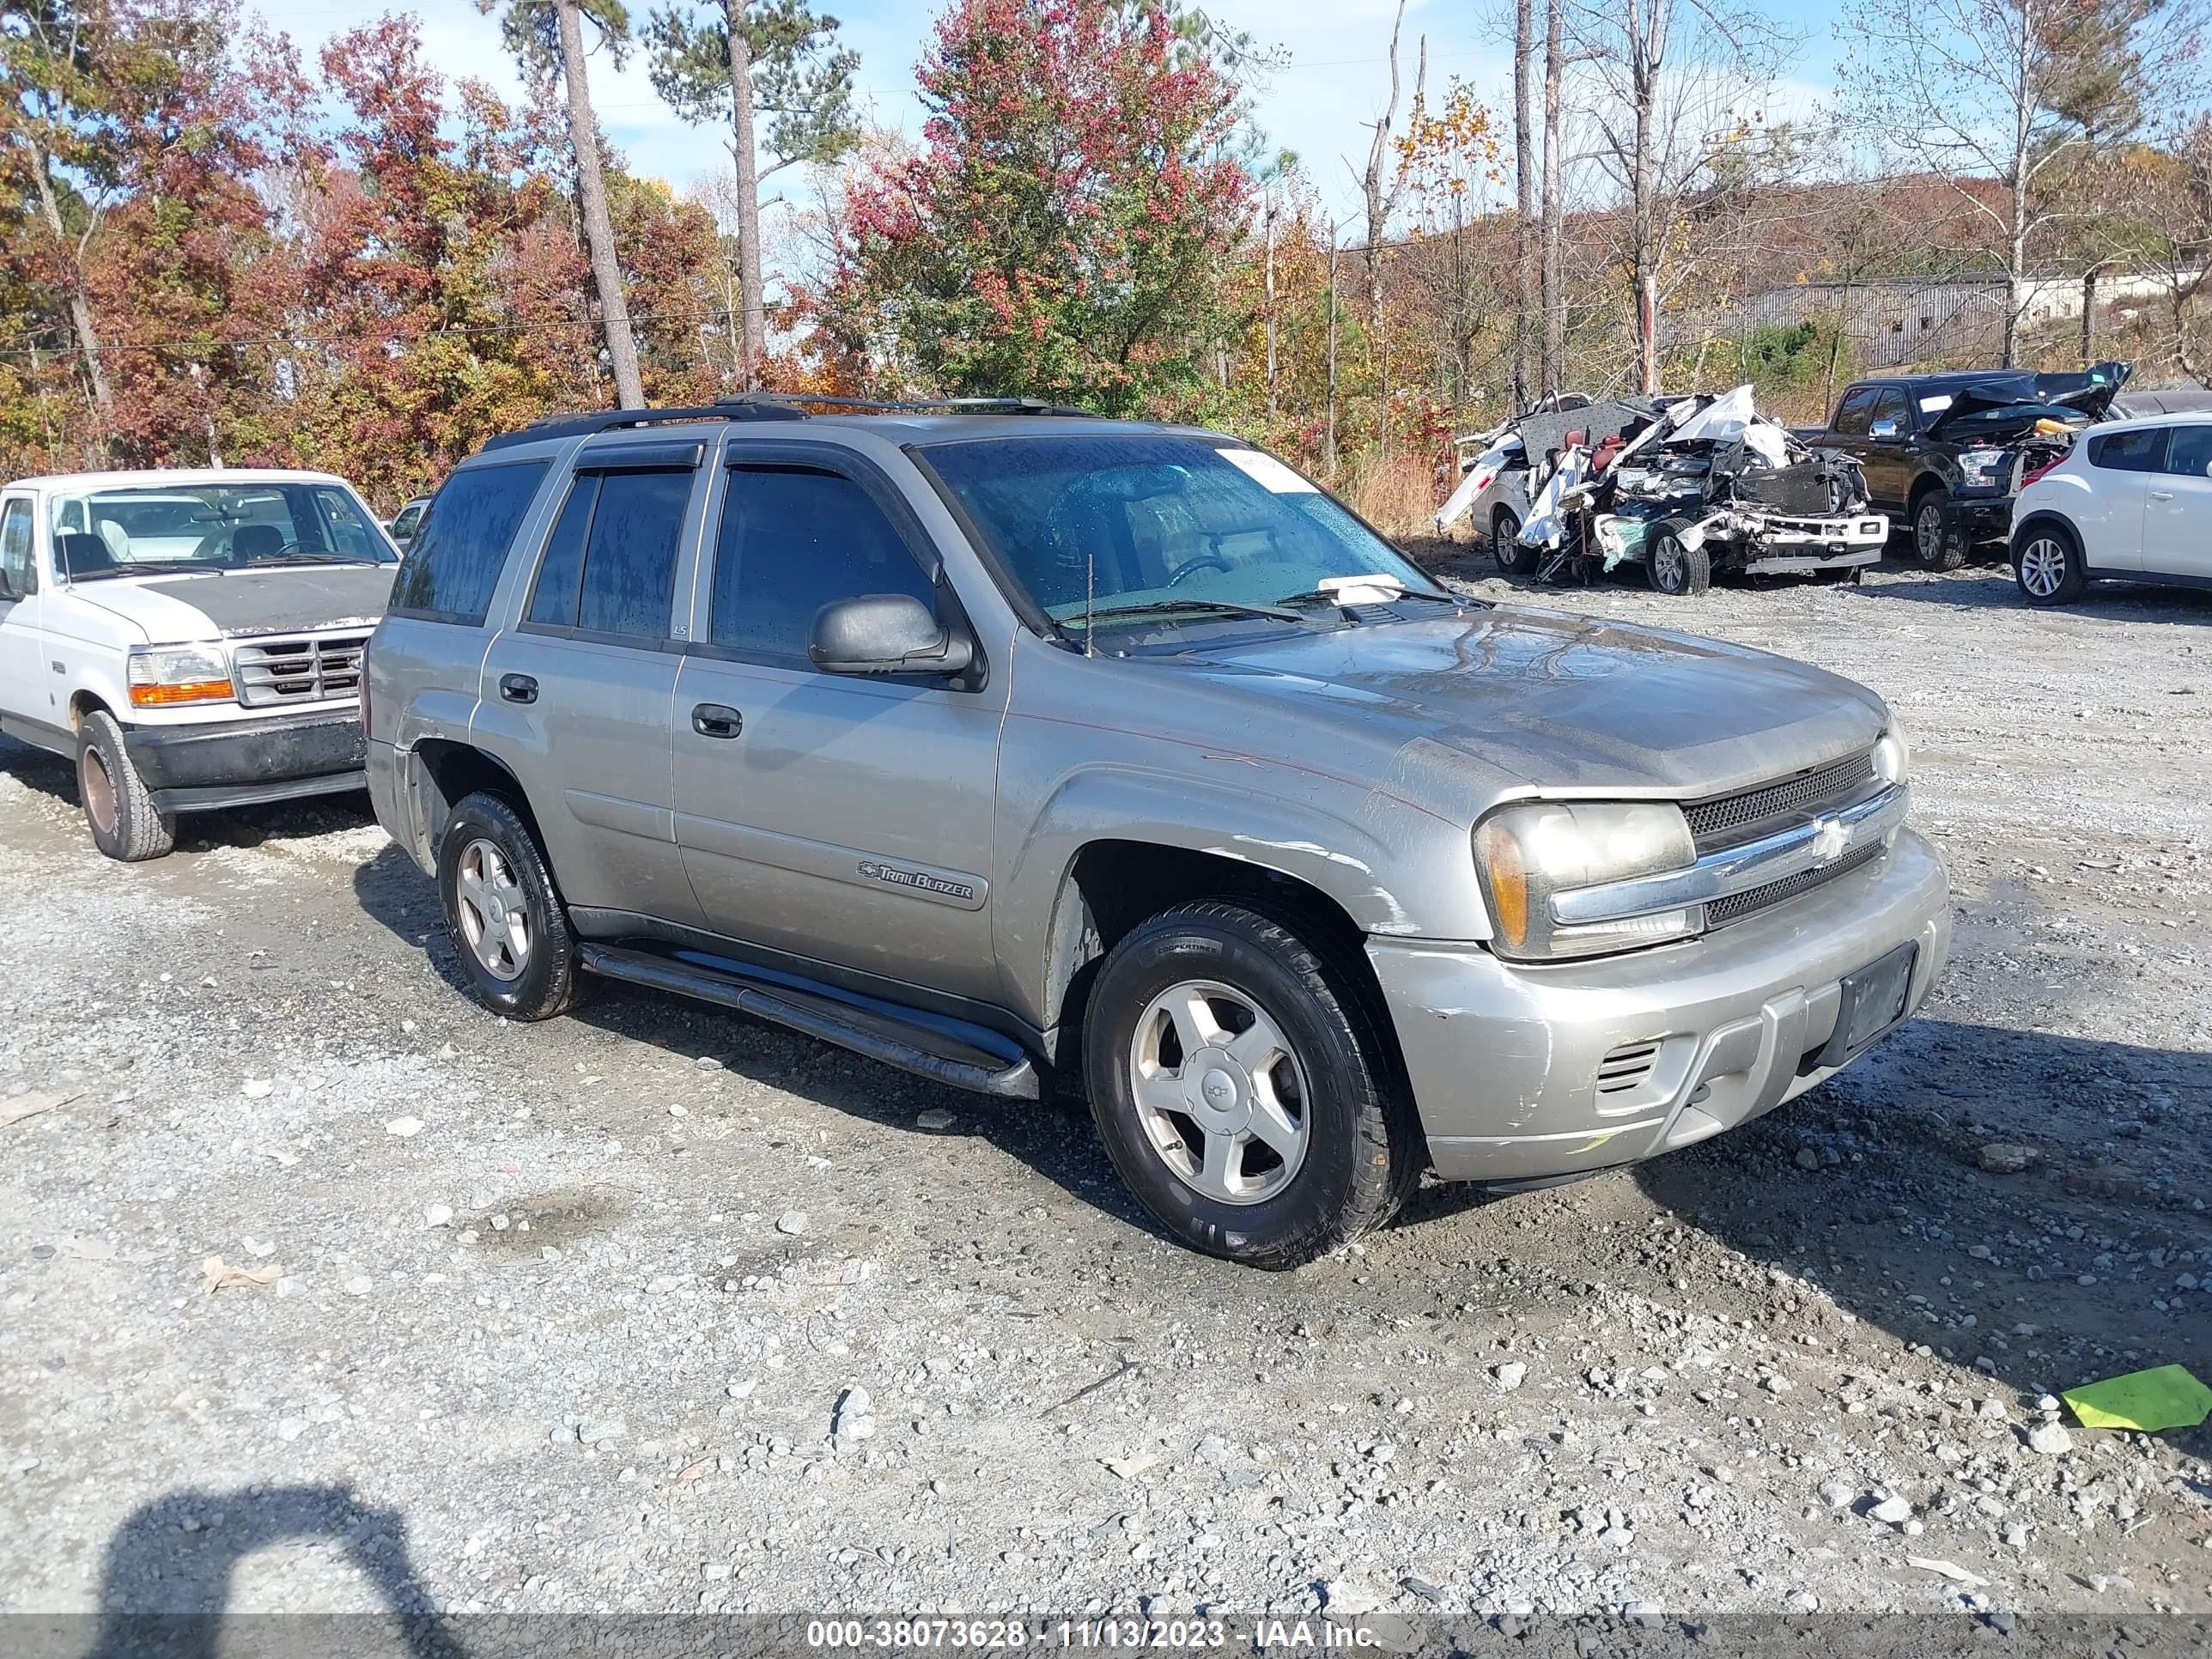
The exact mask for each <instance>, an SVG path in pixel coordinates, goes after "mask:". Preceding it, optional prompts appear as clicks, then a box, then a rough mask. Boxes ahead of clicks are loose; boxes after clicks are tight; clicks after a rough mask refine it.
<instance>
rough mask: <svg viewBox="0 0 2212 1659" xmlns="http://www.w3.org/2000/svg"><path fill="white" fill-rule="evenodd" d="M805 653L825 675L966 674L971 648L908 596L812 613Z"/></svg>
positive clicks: (841, 603)
mask: <svg viewBox="0 0 2212 1659" xmlns="http://www.w3.org/2000/svg"><path fill="white" fill-rule="evenodd" d="M806 654H807V657H808V659H810V660H811V661H812V663H813V664H814V665H815V666H816V667H817V668H818V669H820V670H821V671H823V673H825V674H929V675H934V676H938V677H940V678H948V679H949V678H951V677H952V676H953V675H955V674H964V673H966V672H967V671H968V668H969V664H971V663H973V662H974V661H975V641H972V640H970V639H969V637H968V635H967V634H966V633H965V632H964V631H955V630H954V629H949V628H947V627H945V625H944V624H943V623H940V622H939V621H938V620H937V618H936V617H935V616H934V615H933V614H932V613H931V611H930V609H929V607H928V606H927V605H924V604H923V603H922V602H921V600H920V599H915V598H914V597H913V596H912V595H911V594H907V593H866V594H863V595H862V596H860V598H859V599H836V600H833V601H832V602H831V603H829V604H828V605H823V607H822V609H821V610H819V611H816V612H815V613H814V626H813V627H812V628H811V629H809V630H808V632H807V635H806Z"/></svg>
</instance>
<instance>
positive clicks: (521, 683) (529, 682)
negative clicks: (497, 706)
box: [499, 674, 538, 702]
mask: <svg viewBox="0 0 2212 1659" xmlns="http://www.w3.org/2000/svg"><path fill="white" fill-rule="evenodd" d="M499 695H500V696H502V697H505V698H506V699H507V701H508V702H537V701H538V682H537V681H536V680H534V679H532V678H531V677H530V676H529V675H527V674H501V676H500V677H499Z"/></svg>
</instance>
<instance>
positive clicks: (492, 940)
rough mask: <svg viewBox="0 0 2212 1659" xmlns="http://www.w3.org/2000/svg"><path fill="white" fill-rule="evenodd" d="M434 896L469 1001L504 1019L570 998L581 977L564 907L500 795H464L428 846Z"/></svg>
mask: <svg viewBox="0 0 2212 1659" xmlns="http://www.w3.org/2000/svg"><path fill="white" fill-rule="evenodd" d="M438 895H439V896H440V897H441V898H442V899H443V900H444V901H445V905H446V926H447V928H448V929H449V930H450V931H451V932H452V933H453V944H454V945H455V947H456V948H455V951H454V954H455V955H456V956H457V957H459V959H460V963H461V968H462V971H464V972H465V973H466V974H467V975H468V976H469V981H470V982H471V985H472V986H473V987H475V990H476V994H477V1000H479V1001H481V1002H483V1004H484V1006H487V1007H489V1008H490V1009H493V1010H494V1011H495V1012H499V1013H502V1014H505V1015H506V1016H507V1018H509V1019H532V1020H535V1019H550V1018H553V1017H554V1016H555V1015H556V1014H563V1013H566V1012H568V1010H569V1009H570V1008H572V1007H574V1006H575V1004H576V1001H577V999H578V997H579V995H580V993H581V990H582V975H581V974H580V971H579V969H578V963H577V960H576V941H575V937H574V934H573V933H570V932H569V929H568V910H567V908H566V907H564V906H563V905H562V902H561V895H560V892H559V890H557V889H556V888H555V886H554V885H553V872H551V871H550V870H549V869H547V868H546V866H545V856H544V853H542V852H541V851H540V850H539V848H538V837H537V836H535V835H533V834H532V833H531V829H530V826H529V825H528V824H527V823H524V822H523V820H522V816H521V814H520V813H519V812H517V811H515V810H514V808H513V806H511V805H508V804H507V801H506V800H504V799H501V797H500V796H497V795H494V794H487V793H478V794H474V795H470V796H468V797H466V798H465V799H463V800H462V802H461V803H460V805H458V806H456V807H455V808H454V809H453V816H452V817H449V818H447V820H446V829H445V833H444V835H443V836H441V838H440V840H439V842H438Z"/></svg>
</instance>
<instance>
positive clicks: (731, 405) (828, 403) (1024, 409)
mask: <svg viewBox="0 0 2212 1659" xmlns="http://www.w3.org/2000/svg"><path fill="white" fill-rule="evenodd" d="M810 409H822V410H851V411H853V412H854V413H874V414H884V415H896V414H914V415H919V414H927V413H929V412H931V411H937V412H940V413H945V414H956V415H1058V416H1070V417H1073V418H1078V419H1091V418H1093V412H1092V411H1091V410H1087V409H1077V408H1074V407H1073V406H1072V405H1070V404H1048V403H1046V402H1044V401H1043V400H1042V399H1041V398H908V399H904V400H893V399H890V398H847V397H839V396H834V395H831V394H829V393H824V394H823V395H821V396H818V397H817V396H816V395H814V394H813V393H811V392H741V393H739V394H738V396H736V397H734V398H718V399H716V400H715V401H714V402H713V403H711V404H692V405H690V406H689V407H685V408H679V409H602V410H593V411H592V412H590V413H586V414H581V415H549V416H545V417H544V419H542V420H536V421H532V422H531V423H530V424H529V425H527V426H526V427H521V428H517V429H516V430H514V431H513V432H503V433H501V434H500V435H499V436H497V437H495V438H492V439H489V440H488V441H486V442H485V444H484V446H483V447H485V448H486V449H504V448H507V447H511V446H513V445H515V444H529V443H543V442H545V441H548V440H550V439H556V438H575V437H588V436H590V435H593V434H595V433H600V432H616V431H619V430H621V429H622V428H624V427H639V426H656V425H660V424H664V423H666V422H676V421H803V420H805V418H806V411H807V410H810Z"/></svg>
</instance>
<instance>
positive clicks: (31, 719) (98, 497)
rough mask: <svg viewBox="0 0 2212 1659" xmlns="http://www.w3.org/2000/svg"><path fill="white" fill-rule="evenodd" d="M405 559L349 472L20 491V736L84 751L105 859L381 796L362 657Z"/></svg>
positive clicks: (14, 702)
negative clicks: (282, 808)
mask: <svg viewBox="0 0 2212 1659" xmlns="http://www.w3.org/2000/svg"><path fill="white" fill-rule="evenodd" d="M398 558H399V555H398V551H397V550H395V549H394V548H393V546H392V542H391V540H390V538H388V537H386V535H385V533H384V532H383V531H382V530H381V529H380V528H379V527H378V526H377V522H376V519H375V515H374V514H373V513H370V511H369V510H368V507H366V506H365V505H364V504H363V503H362V500H361V497H360V496H359V495H356V494H355V493H354V490H353V489H352V487H351V486H350V485H349V484H348V483H346V482H345V481H344V480H343V479H342V478H337V477H331V475H330V474H328V473H323V472H284V471H154V472H87V473H76V474H71V475H68V476H64V477H46V478H26V479H23V480H21V481H20V482H18V483H11V484H9V485H8V486H7V487H6V488H5V489H0V731H4V732H7V734H8V735H9V736H10V737H12V738H19V739H21V741H23V742H25V743H29V744H36V745H37V746H39V747H40V748H42V749H49V750H53V751H54V752H55V753H57V754H60V755H66V756H68V757H70V759H72V760H73V761H75V762H76V775H77V792H78V795H79V798H80V799H81V800H82V805H83V807H84V815H85V820H86V822H87V823H88V824H89V826H90V827H91V830H92V838H93V840H94V842H95V843H97V844H98V846H99V848H100V851H101V852H103V853H105V854H107V855H108V856H109V857H110V858H114V859H123V860H139V859H150V858H159V857H160V856H161V854H164V853H167V851H168V850H169V848H170V847H171V846H172V845H173V843H174V841H175V833H176V816H177V814H179V812H190V811H205V810H209V809H212V808H218V807H230V806H246V805H256V804H258V803H261V802H264V801H275V800H289V799H293V798H294V797H295V796H301V795H313V794H322V793H332V792H336V791H340V790H349V789H359V788H361V787H363V783H362V732H361V714H360V706H359V698H360V689H361V661H362V649H363V647H365V646H366V645H367V643H368V635H369V630H370V629H373V628H374V627H375V626H376V623H377V619H378V618H379V617H381V616H382V615H383V614H384V608H385V604H386V599H388V598H389V596H390V593H391V590H392V572H393V569H394V568H395V567H396V566H397V564H398Z"/></svg>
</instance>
